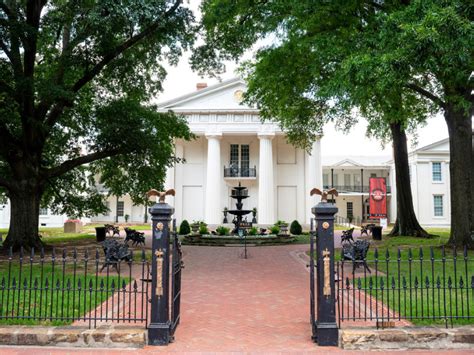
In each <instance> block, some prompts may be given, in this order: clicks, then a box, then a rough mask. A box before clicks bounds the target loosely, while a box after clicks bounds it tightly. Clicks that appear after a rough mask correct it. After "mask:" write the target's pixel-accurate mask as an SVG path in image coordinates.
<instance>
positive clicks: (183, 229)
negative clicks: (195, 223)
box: [179, 219, 191, 235]
mask: <svg viewBox="0 0 474 355" xmlns="http://www.w3.org/2000/svg"><path fill="white" fill-rule="evenodd" d="M189 233H191V228H190V227H189V223H188V221H187V220H185V219H183V221H182V222H181V224H180V225H179V235H188V234H189Z"/></svg>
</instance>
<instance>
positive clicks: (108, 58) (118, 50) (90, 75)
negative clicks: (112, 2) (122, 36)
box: [46, 0, 182, 127]
mask: <svg viewBox="0 0 474 355" xmlns="http://www.w3.org/2000/svg"><path fill="white" fill-rule="evenodd" d="M181 2H182V0H176V1H175V3H174V4H173V6H172V7H171V8H170V9H169V10H168V11H166V12H165V14H164V15H163V16H161V17H160V18H159V19H157V20H156V21H155V22H153V24H151V25H150V26H149V27H147V28H146V29H145V30H143V31H142V32H140V33H138V34H136V35H135V36H133V37H130V38H129V39H128V40H126V41H125V42H123V43H121V44H119V45H118V46H116V47H115V48H114V49H113V50H112V51H111V52H109V53H108V54H106V55H105V56H104V57H103V58H102V59H101V60H100V61H99V62H98V63H97V64H96V65H95V66H94V67H93V68H92V69H91V70H88V71H87V72H86V73H85V74H84V75H83V76H82V78H80V79H79V80H78V81H76V83H75V84H74V85H73V86H72V88H71V90H72V91H73V92H74V93H76V92H78V91H79V90H80V89H81V88H82V87H84V85H86V84H87V83H89V82H90V81H92V80H93V79H94V78H95V77H96V76H97V75H98V74H99V73H100V72H101V71H102V69H103V68H104V67H105V66H106V65H108V64H109V63H110V62H112V61H113V60H114V59H115V58H117V57H118V56H119V55H121V54H122V53H123V52H125V51H126V50H127V49H129V48H130V47H132V46H134V45H135V44H136V43H138V42H139V41H140V40H142V39H144V38H146V37H148V36H150V35H152V34H153V32H154V31H156V29H157V28H158V27H159V26H160V24H161V22H160V20H161V19H163V18H167V17H169V16H170V15H171V14H173V13H174V12H175V11H176V9H177V8H178V7H179V5H180V4H181ZM67 105H72V102H71V101H69V102H68V101H65V100H61V101H60V102H58V103H57V104H56V105H54V107H53V108H52V110H51V111H50V113H49V114H48V117H47V119H46V124H47V126H48V127H52V126H53V125H54V124H55V123H56V120H57V118H58V117H59V116H60V115H61V113H62V112H63V110H64V107H66V106H67Z"/></svg>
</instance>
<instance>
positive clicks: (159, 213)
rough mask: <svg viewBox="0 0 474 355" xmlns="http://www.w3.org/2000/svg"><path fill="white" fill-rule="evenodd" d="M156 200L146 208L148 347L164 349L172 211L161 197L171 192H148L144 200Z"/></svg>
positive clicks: (167, 336) (168, 337) (167, 327)
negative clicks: (149, 255) (149, 225)
mask: <svg viewBox="0 0 474 355" xmlns="http://www.w3.org/2000/svg"><path fill="white" fill-rule="evenodd" d="M153 195H154V196H159V197H160V200H159V202H158V203H155V204H154V205H153V206H151V207H150V209H149V212H150V215H151V220H152V228H153V229H152V231H153V233H152V235H153V240H152V259H151V277H152V281H151V316H150V324H149V325H148V344H150V345H167V344H169V342H170V340H171V334H170V324H171V322H170V312H169V285H170V280H169V275H170V272H169V265H170V262H169V261H170V221H171V215H172V214H173V213H174V208H173V207H171V206H170V205H168V204H167V203H166V202H165V195H173V196H174V190H168V191H166V193H165V192H157V191H156V190H151V191H150V192H149V193H148V196H153Z"/></svg>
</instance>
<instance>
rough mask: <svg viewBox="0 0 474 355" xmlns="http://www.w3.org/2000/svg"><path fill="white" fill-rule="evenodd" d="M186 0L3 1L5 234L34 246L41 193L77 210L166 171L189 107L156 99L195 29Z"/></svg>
mask: <svg viewBox="0 0 474 355" xmlns="http://www.w3.org/2000/svg"><path fill="white" fill-rule="evenodd" d="M193 20H194V19H193V15H192V13H191V12H190V11H189V10H188V9H186V8H185V7H183V6H182V5H181V1H179V0H176V1H165V0H149V1H138V0H127V1H121V2H116V1H112V0H102V1H94V0H85V1H74V2H69V1H59V0H54V1H53V0H51V1H46V0H29V1H0V50H1V52H0V90H1V91H0V142H1V144H0V189H1V191H0V192H2V193H3V194H4V195H6V196H7V197H8V198H9V199H10V202H11V222H10V229H9V232H8V236H7V238H6V240H5V245H6V246H12V247H14V248H18V247H20V246H25V247H38V246H40V245H41V242H40V239H39V238H38V214H39V208H40V205H45V204H47V205H48V206H52V207H53V209H54V210H55V211H57V212H61V213H67V214H69V215H74V216H81V215H84V214H91V213H96V212H100V211H104V209H105V206H104V201H103V196H101V195H100V194H99V193H98V192H97V189H96V188H95V183H96V181H95V179H96V177H97V176H100V177H101V178H100V179H101V183H103V184H104V186H105V187H106V188H108V189H109V192H110V193H111V194H115V195H122V194H125V193H129V194H130V195H131V197H132V199H133V201H134V202H136V203H139V202H141V203H143V202H144V200H145V199H144V197H143V196H145V192H146V191H147V189H149V188H151V187H155V188H156V187H157V186H158V185H160V184H161V183H162V181H163V180H164V175H165V168H166V166H167V165H169V164H172V163H173V162H175V161H176V160H177V159H176V158H175V157H174V150H173V149H174V148H173V147H174V144H173V141H174V139H176V138H183V139H189V138H190V137H191V134H190V132H189V130H188V128H187V125H186V122H185V121H184V119H183V118H180V117H177V116H175V115H174V114H172V113H166V114H161V113H158V112H157V110H156V107H154V106H153V105H151V104H150V103H149V99H150V98H151V97H152V96H153V95H155V94H157V93H158V92H159V91H160V90H161V89H162V88H161V82H162V80H163V78H164V77H165V75H166V72H165V70H164V69H163V67H162V66H161V64H160V63H162V62H163V61H165V60H168V61H170V62H171V63H176V61H177V59H178V57H179V56H180V54H181V53H182V51H183V50H186V49H188V48H189V46H190V45H191V44H192V43H193V40H194V37H195V30H194V28H193Z"/></svg>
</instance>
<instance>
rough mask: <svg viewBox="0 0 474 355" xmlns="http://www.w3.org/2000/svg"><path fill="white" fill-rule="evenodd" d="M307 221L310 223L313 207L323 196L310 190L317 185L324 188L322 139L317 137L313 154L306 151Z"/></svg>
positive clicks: (313, 146)
mask: <svg viewBox="0 0 474 355" xmlns="http://www.w3.org/2000/svg"><path fill="white" fill-rule="evenodd" d="M305 155H306V171H305V173H306V186H305V187H306V188H305V191H304V193H305V197H306V208H305V211H306V217H305V218H306V223H310V221H311V218H312V217H313V215H312V214H311V208H312V207H314V206H315V205H316V204H317V203H318V202H319V201H320V200H321V197H320V196H318V195H313V196H310V195H309V192H310V191H311V189H312V188H314V187H317V188H318V189H322V188H323V174H322V162H321V140H320V138H319V137H318V138H316V140H315V141H314V142H313V145H312V147H311V154H308V153H306V154H305Z"/></svg>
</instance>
